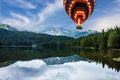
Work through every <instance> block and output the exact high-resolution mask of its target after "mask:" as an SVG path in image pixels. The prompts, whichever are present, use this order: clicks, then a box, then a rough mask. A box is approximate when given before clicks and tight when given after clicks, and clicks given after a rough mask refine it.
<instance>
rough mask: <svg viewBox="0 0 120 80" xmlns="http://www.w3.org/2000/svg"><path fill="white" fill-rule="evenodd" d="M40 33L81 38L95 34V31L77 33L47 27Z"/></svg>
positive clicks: (75, 31)
mask: <svg viewBox="0 0 120 80" xmlns="http://www.w3.org/2000/svg"><path fill="white" fill-rule="evenodd" d="M41 33H45V34H49V35H56V36H68V37H73V38H79V37H82V36H87V35H89V34H95V33H97V31H93V30H88V31H77V30H67V29H64V28H55V27H47V28H46V29H44V30H43V31H41Z"/></svg>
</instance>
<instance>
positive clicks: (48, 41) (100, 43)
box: [0, 26, 120, 50]
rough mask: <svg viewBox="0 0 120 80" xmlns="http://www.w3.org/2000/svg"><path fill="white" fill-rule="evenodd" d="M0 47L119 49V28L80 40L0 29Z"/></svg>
mask: <svg viewBox="0 0 120 80" xmlns="http://www.w3.org/2000/svg"><path fill="white" fill-rule="evenodd" d="M0 46H1V47H4V46H32V47H36V46H37V47H38V46H42V47H43V48H51V49H72V48H77V49H79V48H80V49H96V50H97V49H99V50H107V49H120V27H118V26H116V27H114V28H111V29H108V30H107V31H104V30H102V32H98V33H95V34H91V35H88V36H83V37H80V38H77V39H75V38H71V37H65V36H51V35H46V34H40V33H32V32H26V31H24V32H21V31H8V30H4V29H0Z"/></svg>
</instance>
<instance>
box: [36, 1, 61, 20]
mask: <svg viewBox="0 0 120 80" xmlns="http://www.w3.org/2000/svg"><path fill="white" fill-rule="evenodd" d="M62 3H63V0H59V1H58V0H54V3H47V6H46V7H45V8H44V9H43V10H42V11H41V12H40V13H39V14H38V16H39V22H43V21H45V20H46V18H47V17H48V16H50V15H53V14H54V13H55V12H56V11H58V10H60V9H62V7H63V4H62Z"/></svg>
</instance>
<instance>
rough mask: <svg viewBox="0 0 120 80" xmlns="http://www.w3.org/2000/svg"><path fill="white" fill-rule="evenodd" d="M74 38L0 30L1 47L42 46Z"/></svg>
mask: <svg viewBox="0 0 120 80" xmlns="http://www.w3.org/2000/svg"><path fill="white" fill-rule="evenodd" d="M70 39H73V38H70V37H64V36H51V35H47V34H40V33H39V34H38V33H33V32H25V31H24V32H22V31H10V30H6V29H0V45H24V46H25V45H27V46H32V45H41V44H44V43H45V44H47V43H51V42H57V41H62V40H70Z"/></svg>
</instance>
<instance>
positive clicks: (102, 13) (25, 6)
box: [0, 0, 120, 32]
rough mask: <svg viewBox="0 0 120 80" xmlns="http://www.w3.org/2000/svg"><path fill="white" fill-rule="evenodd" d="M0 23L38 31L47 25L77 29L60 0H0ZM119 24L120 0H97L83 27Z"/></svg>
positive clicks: (98, 29) (103, 27)
mask: <svg viewBox="0 0 120 80" xmlns="http://www.w3.org/2000/svg"><path fill="white" fill-rule="evenodd" d="M0 23H4V24H9V25H11V26H13V27H15V28H17V29H20V30H28V31H34V32H39V31H40V30H42V29H44V28H46V27H62V28H66V29H73V30H75V29H76V24H75V23H74V22H73V21H72V20H71V19H70V18H69V17H68V15H67V13H66V12H65V10H64V8H63V0H0ZM116 25H118V26H120V0H97V5H96V8H95V10H94V12H93V14H92V15H91V16H90V17H89V18H88V20H87V21H86V22H85V23H84V24H83V30H97V31H101V30H102V29H105V30H106V29H108V28H111V27H114V26H116Z"/></svg>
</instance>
